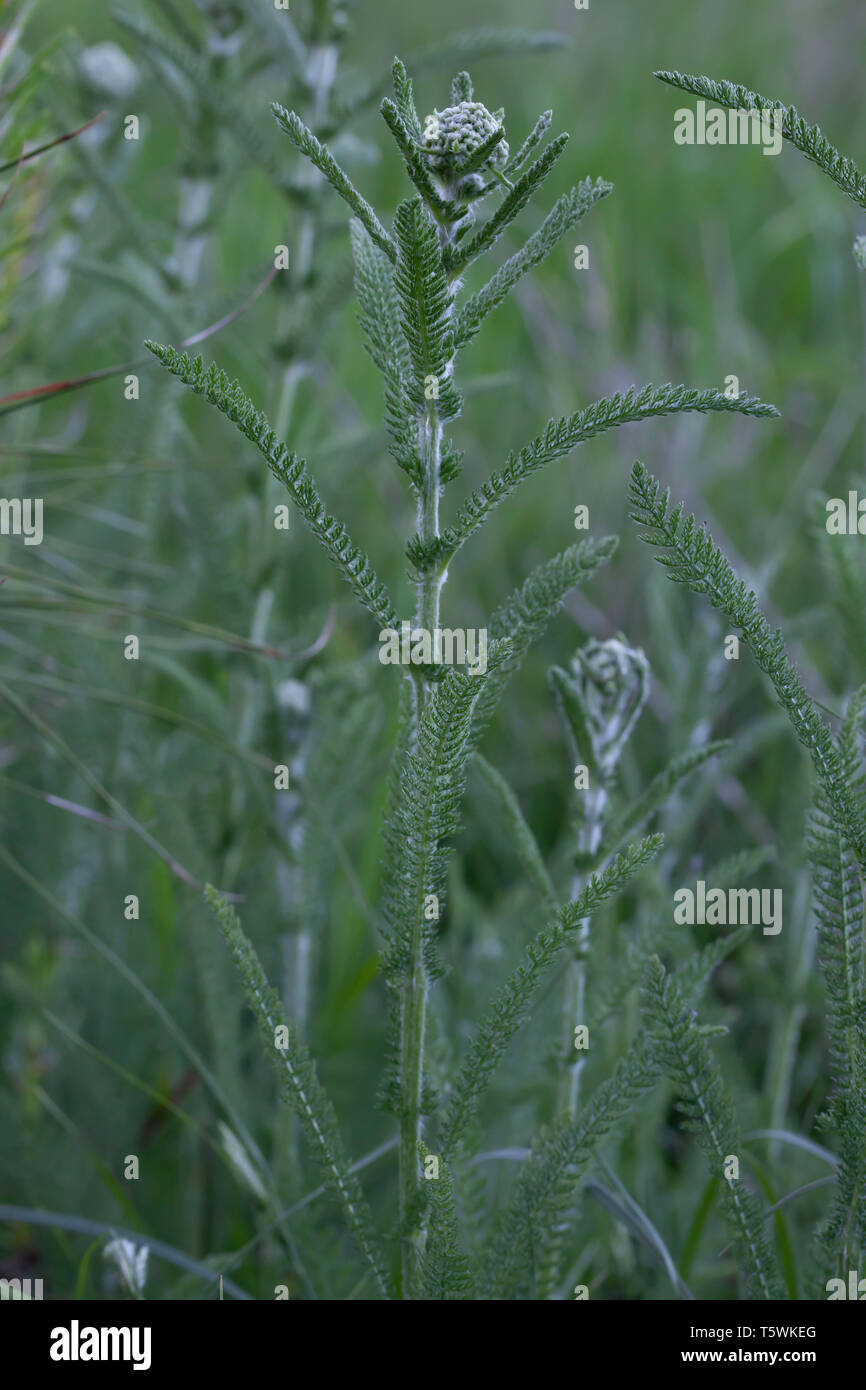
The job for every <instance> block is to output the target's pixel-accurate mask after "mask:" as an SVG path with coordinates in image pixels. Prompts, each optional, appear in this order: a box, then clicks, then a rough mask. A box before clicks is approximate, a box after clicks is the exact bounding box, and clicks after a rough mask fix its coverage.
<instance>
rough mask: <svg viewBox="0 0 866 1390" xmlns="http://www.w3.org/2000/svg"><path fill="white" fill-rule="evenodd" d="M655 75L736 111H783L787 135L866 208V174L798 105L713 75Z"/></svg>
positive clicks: (783, 123) (784, 130)
mask: <svg viewBox="0 0 866 1390" xmlns="http://www.w3.org/2000/svg"><path fill="white" fill-rule="evenodd" d="M653 76H654V77H658V78H659V79H660V80H661V81H662V82H667V83H668V84H669V85H670V86H671V87H679V88H681V89H682V91H684V92H691V93H692V95H693V96H698V97H705V98H706V99H707V100H708V101H714V102H715V103H716V105H718V106H726V107H729V108H730V109H732V110H734V111H757V112H761V113H763V112H768V113H769V112H774V111H780V112H781V113H782V135H783V136H784V137H785V139H786V140H790V142H791V144H792V145H795V146H796V147H797V149H798V150H800V151H801V152H802V153H803V154H804V155H805V156H806V158H807V159H811V160H812V162H813V163H814V164H817V165H818V168H819V169H823V171H824V173H825V174H826V175H827V176H828V178H831V179H832V180H833V182H834V183H835V184H836V185H837V186H838V187H839V188H841V189H842V192H843V193H847V194H848V197H849V198H852V199H853V200H854V202H855V203H859V204H860V207H862V208H866V175H864V174H861V172H860V170H859V169H858V168H857V165H856V164H855V163H854V161H853V160H852V159H848V158H847V157H846V156H845V155H843V154H840V153H839V151H838V150H837V149H836V148H835V146H833V145H831V144H830V141H829V140H828V139H827V137H826V136H825V135H824V134H823V132H822V130H821V128H820V126H817V125H809V124H807V122H806V121H804V120H803V117H802V116H801V115H800V113H799V112H798V110H797V108H796V107H795V106H786V105H785V103H784V102H781V101H771V100H770V99H769V98H768V97H762V96H761V95H760V93H758V92H750V91H749V89H748V87H743V86H741V85H739V84H738V83H734V82H726V81H720V82H717V81H715V80H714V79H713V78H712V77H693V76H692V75H691V74H689V73H682V72H656V73H654V74H653Z"/></svg>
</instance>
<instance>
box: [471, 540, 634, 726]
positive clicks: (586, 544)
mask: <svg viewBox="0 0 866 1390" xmlns="http://www.w3.org/2000/svg"><path fill="white" fill-rule="evenodd" d="M618 544H619V542H618V540H617V538H616V536H603V537H602V538H601V540H598V541H593V540H585V541H579V542H578V543H577V544H576V545H570V546H569V547H568V549H567V550H562V551H560V553H559V554H558V555H554V556H553V558H552V559H551V560H545V561H544V563H543V564H541V565H538V566H537V567H536V568H535V569H534V570H533V571H532V573H531V574H530V575H529V576H528V578H526V579H525V580H524V581H523V583H522V584H521V586H520V588H519V589H516V590H515V591H514V593H512V594H509V596H508V598H507V599H505V601H504V602H503V603H501V604H500V605H499V607H498V608H497V609H496V610H495V612H493V613H492V614H491V616H490V618H489V619H488V621H487V632H488V638H489V640H491V641H495V642H507V643H508V646H509V649H510V654H509V657H508V660H507V661H505V662H503V664H502V666H500V667H499V669H498V670H497V671H496V672H494V673H493V674H492V675H491V676H490V679H489V680H487V681H486V682H485V685H484V689H483V690H482V692H481V694H480V696H479V699H478V704H477V706H476V709H475V718H474V720H473V725H472V737H471V747H472V748H473V749H475V748H477V746H478V744H479V743H480V741H481V738H482V736H483V735H484V733H485V731H486V730H487V728H488V727H489V725H490V721H491V720H492V718H493V715H494V713H495V710H496V706H497V705H498V703H499V701H500V699H501V697H502V694H503V691H504V690H505V687H506V685H507V684H508V682H509V680H510V679H511V677H512V675H513V674H514V672H515V671H516V670H517V669H518V667H519V666H520V663H521V661H522V660H523V658H524V656H525V655H526V653H527V652H528V651H529V648H530V647H531V646H532V644H533V642H537V641H538V639H539V638H540V637H541V635H542V633H543V632H544V631H545V629H546V628H547V626H548V624H549V623H550V621H551V619H552V618H553V617H554V615H555V614H556V613H558V612H559V609H560V607H561V606H562V601H563V599H564V598H565V596H566V594H568V593H569V592H570V591H571V590H572V589H574V588H576V587H577V585H579V584H584V583H585V582H586V580H587V579H590V578H591V577H592V575H594V574H595V572H596V570H597V569H598V568H599V566H600V565H604V564H607V562H608V560H610V559H611V557H612V556H613V554H614V553H615V551H616V548H617V545H618Z"/></svg>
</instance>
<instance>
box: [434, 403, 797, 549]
mask: <svg viewBox="0 0 866 1390" xmlns="http://www.w3.org/2000/svg"><path fill="white" fill-rule="evenodd" d="M687 410H695V411H701V412H703V413H706V412H707V411H711V410H712V411H735V412H737V413H738V414H740V415H757V416H762V417H765V416H774V415H778V413H779V412H778V411H777V409H776V407H775V406H773V405H766V404H765V403H764V402H763V401H760V400H758V398H757V397H756V396H747V395H740V396H734V397H733V398H732V397H729V396H726V395H725V393H724V392H723V391H715V390H705V391H698V390H695V389H694V388H691V387H688V386H673V385H671V384H670V383H668V384H667V385H665V386H644V387H643V388H642V389H641V390H640V391H638V390H636V389H635V388H634V387H631V389H630V390H628V391H626V392H625V393H622V392H617V394H616V395H615V396H606V397H604V399H602V400H600V401H594V402H593V404H592V405H588V406H585V407H584V408H583V410H577V411H575V413H574V414H573V415H567V416H564V417H563V418H562V419H561V420H551V421H550V423H549V424H548V426H547V428H546V429H545V431H544V433H543V434H540V435H538V437H537V438H536V439H533V441H532V443H531V444H527V445H526V446H525V447H524V448H523V449H521V450H520V451H519V452H518V453H511V454H509V455H508V460H507V462H506V464H505V467H504V468H503V470H502V472H501V473H494V474H493V475H492V477H490V478H488V480H487V482H486V483H484V484H482V486H481V487H480V488H478V489H476V491H475V492H473V493H472V494H471V496H469V497H468V498H467V499H466V501H465V502H464V503H463V505H462V506H461V508H460V510H459V512H458V514H457V519H456V522H455V524H454V525H453V526H451V527H448V528H447V529H446V530H445V531H443V533H442V535H441V537H440V539H439V543H438V546H437V554H438V556H439V557H441V562H443V563H444V560H445V559H446V558H447V557H450V556H451V555H453V554H454V552H455V551H456V550H458V549H459V548H460V546H461V545H463V544H464V543H465V541H466V540H468V538H469V537H470V536H471V535H472V534H473V533H474V532H475V531H477V530H478V528H479V527H480V526H481V525H483V523H484V522H485V521H486V520H487V517H488V516H489V514H490V512H492V511H493V509H494V507H498V506H499V504H500V502H503V501H504V500H505V498H506V497H508V496H510V494H511V493H512V492H514V490H515V488H518V487H519V486H520V484H521V483H523V482H525V481H526V479H527V478H531V477H532V475H533V474H534V473H537V472H538V470H539V469H540V468H543V467H544V466H545V465H546V464H548V463H552V462H553V461H554V460H555V459H559V458H563V457H564V456H565V455H566V454H570V453H571V451H572V449H575V448H577V445H578V444H582V443H583V442H584V441H585V440H587V439H593V438H595V436H596V435H598V434H604V433H605V431H607V430H611V429H615V428H616V427H617V426H619V425H628V424H632V423H634V421H636V420H649V419H651V418H652V417H653V416H655V415H674V414H679V413H680V412H682V411H687Z"/></svg>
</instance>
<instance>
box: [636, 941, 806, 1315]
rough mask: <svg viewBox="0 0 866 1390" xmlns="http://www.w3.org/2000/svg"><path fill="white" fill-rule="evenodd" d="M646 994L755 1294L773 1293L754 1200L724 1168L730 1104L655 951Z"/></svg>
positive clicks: (729, 1146) (733, 1145) (662, 1055)
mask: <svg viewBox="0 0 866 1390" xmlns="http://www.w3.org/2000/svg"><path fill="white" fill-rule="evenodd" d="M645 999H646V1007H647V1016H648V1018H649V1021H650V1027H651V1029H652V1032H653V1038H654V1042H655V1044H656V1046H657V1049H658V1050H657V1054H656V1055H657V1059H658V1061H659V1063H660V1065H661V1066H662V1067H663V1069H664V1070H665V1072H666V1073H667V1075H668V1076H669V1078H670V1080H671V1081H672V1082H673V1083H674V1085H675V1086H676V1087H677V1088H678V1090H679V1091H681V1092H682V1096H683V1101H682V1109H683V1112H684V1114H685V1115H686V1117H687V1121H686V1127H687V1128H688V1129H691V1130H693V1131H695V1133H696V1134H697V1136H698V1142H699V1144H700V1146H701V1148H702V1149H703V1150H704V1153H705V1154H706V1156H707V1159H708V1161H709V1165H710V1172H711V1174H712V1176H713V1177H714V1178H715V1179H716V1181H717V1183H719V1184H720V1188H721V1192H722V1199H723V1206H724V1209H725V1215H726V1216H727V1218H728V1221H729V1222H730V1225H731V1227H732V1229H733V1233H734V1236H735V1238H736V1240H737V1244H738V1245H739V1247H740V1250H741V1252H742V1256H743V1261H744V1264H745V1267H746V1272H747V1276H748V1280H749V1285H750V1288H751V1289H752V1291H753V1293H754V1294H755V1295H756V1296H757V1297H760V1298H775V1297H777V1296H778V1284H777V1278H776V1273H775V1270H774V1267H773V1257H772V1253H771V1251H770V1247H769V1244H768V1242H767V1238H766V1233H765V1230H764V1223H763V1219H762V1216H761V1209H760V1206H759V1204H758V1201H757V1199H756V1197H755V1196H754V1194H753V1193H752V1192H750V1191H749V1190H748V1188H746V1187H745V1186H744V1185H743V1183H742V1180H741V1179H740V1178H730V1177H727V1176H726V1175H725V1172H724V1169H725V1164H726V1161H727V1160H728V1159H729V1158H730V1157H732V1156H733V1157H735V1158H739V1157H740V1154H741V1148H742V1145H741V1141H740V1136H739V1134H738V1132H737V1126H736V1120H735V1116H734V1107H733V1103H732V1101H731V1099H730V1097H729V1096H728V1094H727V1092H726V1090H725V1087H724V1084H723V1082H722V1077H721V1072H720V1071H719V1066H718V1063H717V1062H716V1060H715V1058H714V1057H713V1055H712V1053H711V1051H710V1047H709V1043H708V1042H707V1040H706V1037H705V1036H704V1035H703V1034H702V1033H701V1031H700V1029H699V1028H698V1026H697V1024H696V1022H695V1019H694V1017H693V1013H692V1010H691V1009H690V1008H689V1007H688V1006H687V1004H686V1001H685V998H684V996H683V993H682V991H681V990H680V988H679V985H678V984H677V982H676V981H675V980H674V979H673V977H672V976H670V975H668V974H667V972H666V971H665V968H664V966H663V965H662V963H661V961H660V960H659V958H658V956H654V957H653V958H652V960H651V961H650V963H649V966H648V967H647V974H646V980H645Z"/></svg>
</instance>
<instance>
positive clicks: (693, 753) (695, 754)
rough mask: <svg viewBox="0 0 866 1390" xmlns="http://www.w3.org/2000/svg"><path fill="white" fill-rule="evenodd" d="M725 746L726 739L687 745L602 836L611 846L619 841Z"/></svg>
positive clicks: (728, 745)
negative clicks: (685, 749)
mask: <svg viewBox="0 0 866 1390" xmlns="http://www.w3.org/2000/svg"><path fill="white" fill-rule="evenodd" d="M728 747H730V740H729V739H718V740H717V741H716V742H714V743H705V744H704V745H703V747H701V748H689V749H688V750H687V751H686V752H685V753H681V754H680V755H679V757H677V758H674V759H673V760H672V761H671V762H669V763H668V765H667V767H666V768H663V769H662V771H661V772H659V773H657V774H656V776H655V777H653V779H652V781H651V782H650V783H649V785H648V786H647V787H645V788H644V790H643V791H642V792H641V793H640V795H639V796H637V797H635V799H634V800H633V801H632V802H631V804H630V805H629V806H628V807H627V808H626V809H625V810H624V811H623V812H622V813H621V815H619V816H618V817H617V819H616V821H614V822H613V823H612V824H611V825H610V827H609V828H608V831H607V834H606V836H605V839H606V842H607V844H608V845H610V846H611V847H616V846H617V845H619V844H621V843H622V841H623V840H624V839H625V837H626V835H628V834H629V833H630V832H631V831H632V830H634V828H635V826H638V825H643V823H644V822H645V821H647V820H649V818H650V816H651V815H652V814H653V812H654V811H656V810H658V808H659V807H660V806H663V805H664V803H665V802H666V801H667V799H668V797H669V796H671V794H672V793H673V792H674V791H675V790H676V788H677V787H678V786H679V784H680V782H682V781H684V780H685V778H686V777H688V776H690V774H691V773H693V772H695V771H696V770H697V769H698V768H699V767H702V766H703V764H704V763H705V762H708V761H709V759H710V758H714V757H715V756H716V754H717V753H722V752H724V750H725V749H726V748H728Z"/></svg>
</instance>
